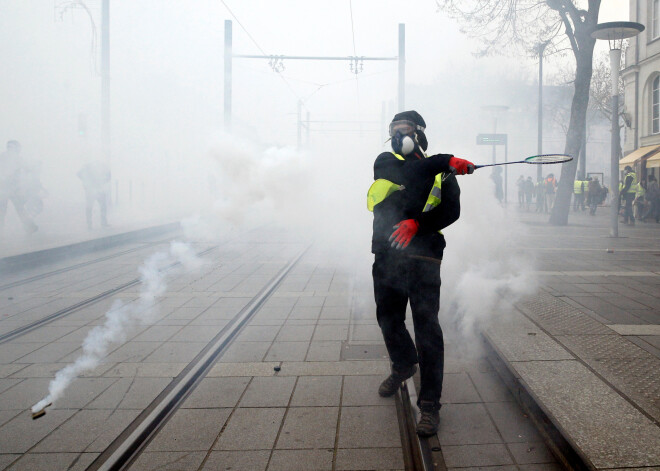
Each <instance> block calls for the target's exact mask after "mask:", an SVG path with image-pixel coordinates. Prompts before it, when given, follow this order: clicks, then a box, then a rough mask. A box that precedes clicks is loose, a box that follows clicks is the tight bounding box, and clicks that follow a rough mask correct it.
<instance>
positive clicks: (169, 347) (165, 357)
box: [144, 342, 207, 363]
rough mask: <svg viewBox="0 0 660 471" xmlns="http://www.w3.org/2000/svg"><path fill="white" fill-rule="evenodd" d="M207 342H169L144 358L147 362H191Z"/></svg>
mask: <svg viewBox="0 0 660 471" xmlns="http://www.w3.org/2000/svg"><path fill="white" fill-rule="evenodd" d="M206 345H207V342H167V343H164V344H163V345H161V346H160V347H158V348H157V349H156V350H154V351H153V353H152V354H151V355H149V356H148V357H146V358H145V359H144V362H145V363H168V362H174V361H177V362H181V361H183V362H190V361H192V360H193V359H194V358H195V357H196V356H197V354H198V353H199V352H200V351H202V349H203V348H204V347H206Z"/></svg>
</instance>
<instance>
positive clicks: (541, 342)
mask: <svg viewBox="0 0 660 471" xmlns="http://www.w3.org/2000/svg"><path fill="white" fill-rule="evenodd" d="M520 319H521V320H522V319H523V318H522V316H520ZM509 326H511V324H507V326H506V327H509ZM485 335H486V336H487V337H488V338H490V339H491V344H494V345H495V346H496V348H497V349H499V350H500V352H501V354H502V355H504V356H505V357H506V358H508V359H510V361H528V360H572V359H573V358H574V357H573V355H571V354H570V353H569V352H567V351H566V350H565V349H564V348H562V347H561V346H560V345H559V344H558V343H557V342H555V341H554V340H552V339H551V338H550V337H549V336H548V335H547V334H545V333H543V332H541V331H540V330H539V329H538V328H537V327H536V326H534V327H530V328H528V329H520V328H518V329H515V330H514V329H513V328H512V329H506V328H505V327H503V326H502V327H501V326H498V327H496V328H490V329H488V330H487V332H486V334H485Z"/></svg>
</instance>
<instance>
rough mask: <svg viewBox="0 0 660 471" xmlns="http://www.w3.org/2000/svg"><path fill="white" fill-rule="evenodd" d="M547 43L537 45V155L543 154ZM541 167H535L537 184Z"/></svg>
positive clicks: (540, 177) (539, 179)
mask: <svg viewBox="0 0 660 471" xmlns="http://www.w3.org/2000/svg"><path fill="white" fill-rule="evenodd" d="M547 45H548V43H541V44H539V110H538V133H537V135H538V143H537V152H536V153H537V154H538V155H541V154H543V51H544V50H545V47H546V46H547ZM541 167H542V166H541V165H538V166H537V167H536V181H537V182H539V181H541V179H542V178H543V170H542V169H541Z"/></svg>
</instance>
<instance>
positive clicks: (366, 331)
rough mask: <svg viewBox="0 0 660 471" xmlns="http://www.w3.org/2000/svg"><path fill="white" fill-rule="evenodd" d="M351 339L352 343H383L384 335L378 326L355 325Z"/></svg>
mask: <svg viewBox="0 0 660 471" xmlns="http://www.w3.org/2000/svg"><path fill="white" fill-rule="evenodd" d="M349 339H350V340H351V342H359V341H361V340H379V341H381V342H382V341H383V333H382V332H381V330H380V327H378V325H357V324H356V325H354V326H353V331H352V332H351V334H350V337H349Z"/></svg>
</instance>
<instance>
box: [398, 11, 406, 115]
mask: <svg viewBox="0 0 660 471" xmlns="http://www.w3.org/2000/svg"><path fill="white" fill-rule="evenodd" d="M405 107H406V25H405V24H403V23H399V112H401V111H404V109H405Z"/></svg>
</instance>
